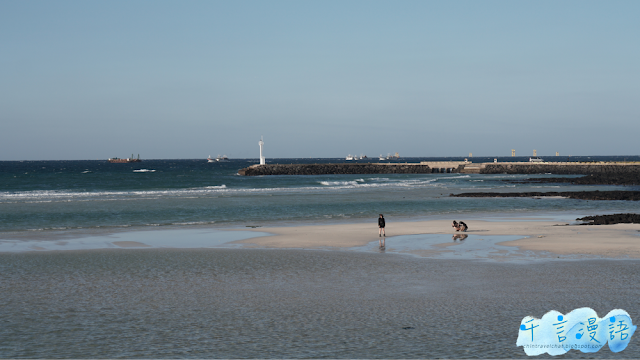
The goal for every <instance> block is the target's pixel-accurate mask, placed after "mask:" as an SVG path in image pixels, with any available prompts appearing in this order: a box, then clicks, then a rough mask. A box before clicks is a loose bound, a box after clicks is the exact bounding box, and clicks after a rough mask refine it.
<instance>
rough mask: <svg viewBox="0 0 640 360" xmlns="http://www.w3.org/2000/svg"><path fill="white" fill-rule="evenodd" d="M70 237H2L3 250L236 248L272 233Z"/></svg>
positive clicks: (190, 231)
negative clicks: (244, 241)
mask: <svg viewBox="0 0 640 360" xmlns="http://www.w3.org/2000/svg"><path fill="white" fill-rule="evenodd" d="M66 235H67V237H58V238H52V239H51V238H40V239H33V238H26V239H19V238H18V239H15V238H14V239H11V238H10V239H0V253H2V252H23V251H69V250H97V249H124V248H127V249H136V248H177V249H190V248H234V247H236V248H237V247H242V244H237V243H233V242H234V241H237V240H245V239H251V238H254V237H260V236H269V235H270V234H268V233H264V232H257V231H256V232H254V231H222V230H215V229H173V230H170V229H163V230H155V231H151V230H147V231H123V232H117V233H111V234H103V235H90V234H86V233H83V234H80V233H79V232H71V233H70V234H69V233H68V234H66Z"/></svg>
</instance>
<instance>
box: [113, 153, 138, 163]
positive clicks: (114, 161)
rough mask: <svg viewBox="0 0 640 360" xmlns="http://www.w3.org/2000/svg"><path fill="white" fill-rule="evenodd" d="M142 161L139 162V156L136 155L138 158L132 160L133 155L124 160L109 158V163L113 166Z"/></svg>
mask: <svg viewBox="0 0 640 360" xmlns="http://www.w3.org/2000/svg"><path fill="white" fill-rule="evenodd" d="M141 161H142V160H140V154H138V158H134V157H133V154H131V157H130V158H126V159H120V158H109V162H110V163H114V164H126V163H135V162H141Z"/></svg>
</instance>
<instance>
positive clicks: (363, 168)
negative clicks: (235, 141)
mask: <svg viewBox="0 0 640 360" xmlns="http://www.w3.org/2000/svg"><path fill="white" fill-rule="evenodd" d="M430 173H431V168H430V167H429V166H428V165H420V164H267V165H253V166H250V167H248V168H244V169H241V170H238V174H240V175H244V176H260V175H328V174H430Z"/></svg>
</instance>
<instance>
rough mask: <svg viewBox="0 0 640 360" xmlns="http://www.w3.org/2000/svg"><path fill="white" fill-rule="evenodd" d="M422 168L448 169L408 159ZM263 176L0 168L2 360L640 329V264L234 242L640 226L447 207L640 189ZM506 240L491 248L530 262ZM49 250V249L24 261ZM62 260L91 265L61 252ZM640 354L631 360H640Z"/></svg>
mask: <svg viewBox="0 0 640 360" xmlns="http://www.w3.org/2000/svg"><path fill="white" fill-rule="evenodd" d="M420 160H440V159H409V160H408V161H409V162H415V161H420ZM443 160H461V159H443ZM518 160H521V159H518ZM563 160H564V159H563ZM585 160H586V159H585ZM602 160H606V159H602ZM620 160H622V159H620ZM338 161H341V159H304V160H303V159H287V160H275V161H273V162H281V163H296V162H306V163H316V162H317V163H321V162H338ZM484 161H491V160H490V159H485V160H484ZM254 163H255V160H231V161H230V162H227V163H207V162H206V160H202V159H198V160H144V161H142V162H141V163H132V164H110V163H108V162H106V161H24V162H0V274H1V276H0V304H1V305H0V313H1V314H2V316H1V321H0V324H1V326H0V358H177V357H180V358H323V357H324V358H430V357H454V358H468V357H492V358H498V357H509V358H513V357H522V358H525V357H526V355H525V354H524V352H523V350H522V349H521V348H518V347H517V346H516V345H515V341H516V337H517V331H518V330H517V329H518V324H519V323H520V320H521V319H522V318H523V317H524V316H526V315H535V316H538V317H540V316H542V315H543V314H544V313H546V312H547V311H549V310H552V309H556V310H559V311H562V312H565V313H566V312H568V311H570V310H572V309H574V308H578V307H582V306H589V307H592V308H594V309H596V310H597V311H598V313H601V314H604V313H606V312H607V311H609V310H611V309H612V308H614V307H619V308H623V309H626V310H627V311H629V312H630V313H631V314H632V318H633V319H636V318H637V315H638V314H637V312H636V311H635V310H634V306H635V305H636V299H637V298H638V295H639V294H638V288H637V287H633V286H629V284H631V283H632V282H633V281H634V279H636V278H637V276H638V274H637V273H638V266H637V263H636V262H629V263H626V262H580V263H572V264H567V263H566V262H561V261H560V260H561V259H558V262H557V263H555V262H549V263H545V264H533V265H526V266H523V265H516V264H503V263H497V262H494V263H491V264H488V263H480V262H477V261H469V260H470V257H469V256H467V254H466V252H465V251H467V250H468V249H470V248H471V249H476V248H477V245H478V246H479V244H480V243H485V242H487V241H494V240H495V241H497V240H509V239H513V238H509V237H506V238H500V239H498V238H497V237H494V238H488V237H480V236H469V238H467V239H465V240H455V239H450V238H446V239H441V238H440V237H438V236H436V237H433V238H431V237H429V236H427V237H426V238H425V237H424V236H422V237H416V236H406V237H398V238H397V239H396V240H395V241H391V240H392V239H389V241H387V251H388V252H387V253H378V252H377V251H376V246H377V241H375V242H374V243H372V244H368V245H366V246H364V247H362V249H347V250H345V251H301V250H265V249H244V248H242V249H237V248H235V247H234V246H233V245H229V244H228V242H229V241H233V240H236V239H240V238H246V237H251V236H258V235H265V234H261V233H253V232H252V233H249V232H247V231H239V230H241V229H243V230H248V229H247V226H251V227H255V226H273V225H283V224H284V225H296V224H308V223H316V224H324V223H327V224H328V223H345V222H364V221H370V222H371V223H372V226H374V229H375V224H376V221H377V220H376V219H377V217H378V214H379V213H383V214H385V217H386V219H387V223H389V222H393V221H402V220H427V219H443V218H446V219H458V220H460V219H462V220H467V219H471V218H474V217H478V218H484V219H488V220H491V219H497V218H500V219H502V220H504V219H514V218H516V217H523V216H526V217H528V218H539V217H540V216H556V217H564V218H568V219H575V217H576V216H579V215H592V214H602V213H609V212H618V211H621V212H627V211H637V204H636V203H635V202H624V201H581V200H572V199H557V198H550V199H545V198H543V199H530V198H496V199H492V198H457V197H450V196H449V194H450V193H461V192H467V191H501V192H506V191H516V192H517V191H578V190H596V189H597V190H614V189H616V190H617V189H628V190H637V187H619V186H588V187H587V186H572V185H567V184H522V183H513V182H510V181H505V180H522V179H525V178H527V177H529V176H526V175H474V174H469V175H467V174H419V175H418V174H389V175H386V174H385V175H319V176H262V177H243V176H239V175H238V174H237V172H238V169H240V168H244V167H246V166H249V165H252V164H254ZM145 169H146V170H148V171H140V170H145ZM152 170H155V171H152ZM538 176H542V177H544V176H554V175H536V177H538ZM228 228H236V229H234V231H229V229H228ZM122 230H124V231H122ZM442 236H444V235H442ZM447 237H450V235H447ZM375 239H376V240H377V238H375ZM443 241H448V242H450V243H451V246H448V247H447V249H446V250H447V251H444V252H440V253H441V254H442V255H441V256H440V258H439V259H438V258H436V259H433V258H432V259H422V258H419V257H412V256H404V255H397V254H395V253H400V254H402V253H407V252H408V253H411V252H412V251H416V249H417V251H430V250H431V249H432V248H433V246H436V245H437V244H440V243H442V242H443ZM495 241H494V243H492V246H494V247H495V248H489V250H487V251H493V252H495V253H498V255H500V254H501V253H500V252H504V253H505V256H511V257H513V256H516V255H517V256H519V255H518V254H515V255H514V254H511V253H510V252H512V251H514V250H513V249H511V248H509V249H504V248H502V247H500V245H499V244H495ZM34 246H35V247H34ZM123 247H127V248H129V249H127V250H123ZM207 247H216V248H215V249H210V248H207ZM39 248H40V249H41V250H48V251H28V250H40V249H39ZM62 248H64V249H72V250H73V249H77V250H79V251H50V250H58V249H62ZM167 248H172V249H167ZM16 249H17V250H16ZM486 249H487V246H485V245H483V247H482V248H481V250H483V251H484V250H486ZM25 250H27V251H25ZM476 253H477V252H475V253H474V254H473V256H475V255H476ZM525 255H526V254H525ZM456 258H462V259H463V260H456ZM539 279H544V281H539ZM599 284H608V285H607V286H598V285H599ZM558 289H562V291H558ZM612 291H613V293H612ZM636 343H637V342H633V341H632V343H631V344H630V346H629V348H628V349H626V350H625V351H624V353H623V356H626V357H637V356H638V355H639V354H640V350H639V348H638V346H636V345H635V344H636ZM615 355H616V354H613V353H611V352H610V351H608V350H606V349H603V350H601V351H600V352H598V353H596V354H590V355H589V356H585V354H582V353H579V352H576V351H572V352H570V353H569V354H567V355H565V356H564V357H570V358H571V357H605V358H606V357H612V356H615Z"/></svg>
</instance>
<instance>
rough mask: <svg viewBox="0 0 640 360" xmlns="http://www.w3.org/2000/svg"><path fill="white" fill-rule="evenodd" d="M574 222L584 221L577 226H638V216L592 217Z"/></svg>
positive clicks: (639, 216)
mask: <svg viewBox="0 0 640 360" xmlns="http://www.w3.org/2000/svg"><path fill="white" fill-rule="evenodd" d="M576 220H578V221H586V222H585V223H583V224H579V225H611V224H640V214H612V215H594V216H585V217H582V218H578V219H576Z"/></svg>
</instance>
